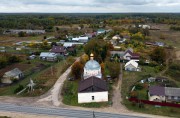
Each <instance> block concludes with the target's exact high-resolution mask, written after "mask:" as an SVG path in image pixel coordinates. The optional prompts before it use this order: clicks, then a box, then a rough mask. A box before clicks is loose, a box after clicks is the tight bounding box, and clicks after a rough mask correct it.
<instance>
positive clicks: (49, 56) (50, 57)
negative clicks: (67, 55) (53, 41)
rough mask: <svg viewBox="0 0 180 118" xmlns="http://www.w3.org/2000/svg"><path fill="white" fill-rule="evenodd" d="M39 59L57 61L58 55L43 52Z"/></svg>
mask: <svg viewBox="0 0 180 118" xmlns="http://www.w3.org/2000/svg"><path fill="white" fill-rule="evenodd" d="M39 58H40V59H42V60H45V61H57V54H55V53H51V52H41V54H40V56H39Z"/></svg>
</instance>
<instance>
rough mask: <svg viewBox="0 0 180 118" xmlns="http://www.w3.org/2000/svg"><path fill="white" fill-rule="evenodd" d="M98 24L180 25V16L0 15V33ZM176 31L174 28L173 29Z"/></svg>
mask: <svg viewBox="0 0 180 118" xmlns="http://www.w3.org/2000/svg"><path fill="white" fill-rule="evenodd" d="M100 22H103V23H104V24H106V25H112V26H114V25H121V24H131V23H147V22H148V23H162V24H170V25H172V27H173V26H174V25H180V14H178V13H177V14H175V13H174V14H173V13H165V14H161V13H156V14H155V13H150V14H145V13H134V14H133V13H121V14H118V13H106V14H105V13H104V14H103V13H90V14H83V13H78V14H70V13H69V14H65V13H64V14H48V13H46V14H38V13H37V14H32V13H29V14H1V15H0V33H1V34H2V32H3V31H4V30H7V29H45V30H46V31H47V32H51V31H52V29H53V27H54V26H61V25H72V24H89V25H90V27H93V28H94V27H95V28H98V25H97V24H99V23H100ZM173 29H175V30H176V28H173Z"/></svg>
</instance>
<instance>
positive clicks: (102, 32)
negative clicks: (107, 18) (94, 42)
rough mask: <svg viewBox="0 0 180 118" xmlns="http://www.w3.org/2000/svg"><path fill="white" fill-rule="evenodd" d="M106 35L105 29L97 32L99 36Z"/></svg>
mask: <svg viewBox="0 0 180 118" xmlns="http://www.w3.org/2000/svg"><path fill="white" fill-rule="evenodd" d="M104 33H106V30H105V29H98V30H97V35H99V34H104Z"/></svg>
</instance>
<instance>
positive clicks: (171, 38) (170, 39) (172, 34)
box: [150, 24, 180, 50]
mask: <svg viewBox="0 0 180 118" xmlns="http://www.w3.org/2000/svg"><path fill="white" fill-rule="evenodd" d="M153 25H154V24H153ZM155 26H157V27H159V28H160V30H150V38H151V41H158V42H164V43H165V44H166V45H170V46H173V47H175V48H177V49H178V50H180V40H179V37H180V32H179V31H172V30H170V29H169V28H170V26H169V25H166V24H162V25H161V24H156V25H155ZM160 37H163V39H161V38H160Z"/></svg>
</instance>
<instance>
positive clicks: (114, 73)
mask: <svg viewBox="0 0 180 118" xmlns="http://www.w3.org/2000/svg"><path fill="white" fill-rule="evenodd" d="M106 68H107V69H108V70H109V74H110V76H111V77H112V78H117V77H118V76H119V72H120V65H119V63H116V62H110V61H107V62H106Z"/></svg>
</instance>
